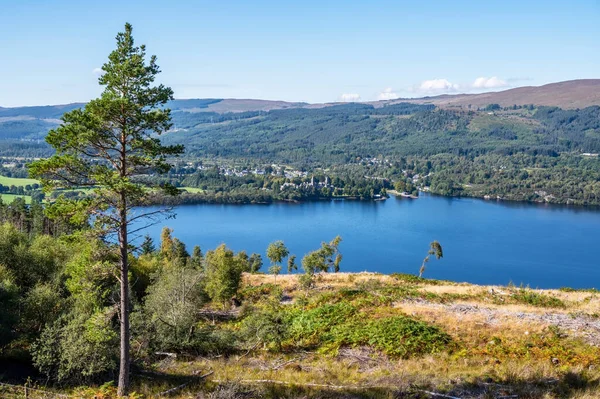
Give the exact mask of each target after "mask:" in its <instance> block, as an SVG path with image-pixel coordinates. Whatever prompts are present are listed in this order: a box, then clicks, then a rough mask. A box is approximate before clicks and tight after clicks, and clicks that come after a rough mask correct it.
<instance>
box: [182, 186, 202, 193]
mask: <svg viewBox="0 0 600 399" xmlns="http://www.w3.org/2000/svg"><path fill="white" fill-rule="evenodd" d="M179 189H180V190H185V191H187V192H188V193H192V194H196V193H203V192H204V190H202V189H201V188H197V187H179Z"/></svg>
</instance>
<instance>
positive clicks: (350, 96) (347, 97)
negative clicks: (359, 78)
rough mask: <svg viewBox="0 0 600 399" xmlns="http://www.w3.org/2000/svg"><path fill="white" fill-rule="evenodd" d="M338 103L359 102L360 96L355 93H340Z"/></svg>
mask: <svg viewBox="0 0 600 399" xmlns="http://www.w3.org/2000/svg"><path fill="white" fill-rule="evenodd" d="M340 101H342V102H345V103H350V102H355V101H360V94H356V93H342V94H341V95H340Z"/></svg>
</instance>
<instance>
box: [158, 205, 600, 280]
mask: <svg viewBox="0 0 600 399" xmlns="http://www.w3.org/2000/svg"><path fill="white" fill-rule="evenodd" d="M175 213H176V215H177V217H176V218H175V219H170V220H165V221H164V222H162V223H160V224H158V225H155V226H152V227H150V228H149V229H148V232H149V233H150V235H151V236H152V237H153V238H154V239H155V240H156V242H157V243H158V240H159V237H160V231H161V228H162V226H165V225H166V226H169V227H171V228H172V229H174V236H175V237H177V238H179V239H180V240H182V241H183V242H184V243H185V244H186V245H187V246H188V250H190V251H191V248H192V247H193V246H194V245H200V247H201V248H202V250H203V252H205V251H206V250H208V249H212V248H215V247H216V246H218V245H219V244H221V243H226V244H227V246H229V247H230V248H232V249H233V250H235V251H240V250H246V251H247V252H248V254H250V253H252V252H258V253H261V254H262V255H263V259H264V260H265V264H266V262H267V259H266V256H265V249H266V247H267V245H268V244H269V243H270V242H272V241H275V240H284V241H285V244H286V245H287V246H288V248H289V249H290V251H291V253H293V254H296V255H297V257H298V261H299V260H300V258H301V257H302V256H303V255H304V254H306V253H307V252H309V251H310V250H313V249H316V248H317V247H318V246H319V244H320V242H321V241H329V240H331V239H332V238H333V237H335V236H336V235H341V236H342V238H343V242H342V244H341V246H340V249H341V252H342V254H343V256H344V259H343V262H342V265H341V269H342V271H365V270H367V271H373V272H381V273H394V272H403V273H417V272H418V270H419V267H420V265H421V262H422V260H423V257H424V256H425V255H426V254H427V250H428V245H429V243H430V242H431V241H432V240H438V241H439V242H440V243H441V244H442V246H443V249H444V258H443V259H441V260H435V259H433V260H431V261H430V262H429V265H428V267H427V270H426V272H425V275H424V276H425V277H430V278H438V279H448V280H454V281H467V282H471V283H478V284H508V283H509V282H513V283H515V284H521V283H522V284H526V285H530V286H531V287H540V288H552V287H563V286H569V287H576V288H582V287H600V255H599V252H598V249H600V211H598V209H586V208H573V207H557V206H541V205H531V204H516V203H506V202H488V201H482V200H476V199H463V198H459V199H457V198H443V197H436V196H429V195H423V196H422V197H421V198H419V199H418V200H410V199H396V198H390V199H388V200H387V201H380V202H359V201H331V202H325V201H324V202H308V203H302V204H272V205H185V206H179V207H176V208H175ZM267 267H268V265H265V267H264V268H263V269H266V268H267ZM284 269H285V265H284Z"/></svg>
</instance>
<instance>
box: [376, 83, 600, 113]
mask: <svg viewBox="0 0 600 399" xmlns="http://www.w3.org/2000/svg"><path fill="white" fill-rule="evenodd" d="M396 102H415V103H418V104H434V105H436V106H439V107H448V108H456V107H458V108H468V106H469V105H471V107H475V108H477V107H485V106H486V105H488V104H499V105H500V106H502V107H510V106H512V105H515V104H516V105H526V104H534V105H537V106H549V107H560V108H563V109H573V108H585V107H589V106H591V105H600V79H580V80H569V81H565V82H558V83H550V84H547V85H543V86H525V87H517V88H514V89H509V90H504V91H498V92H488V93H481V94H456V95H447V94H446V95H442V96H436V97H426V98H417V99H409V98H407V99H399V100H394V101H386V102H385V103H396Z"/></svg>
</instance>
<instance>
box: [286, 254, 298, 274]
mask: <svg viewBox="0 0 600 399" xmlns="http://www.w3.org/2000/svg"><path fill="white" fill-rule="evenodd" d="M296 270H298V265H297V264H296V255H291V256H290V257H289V258H288V273H292V272H294V271H296Z"/></svg>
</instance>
